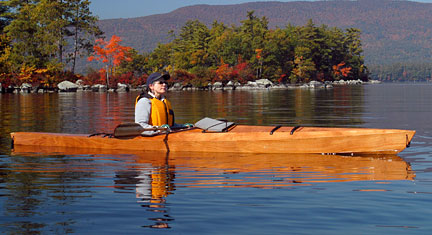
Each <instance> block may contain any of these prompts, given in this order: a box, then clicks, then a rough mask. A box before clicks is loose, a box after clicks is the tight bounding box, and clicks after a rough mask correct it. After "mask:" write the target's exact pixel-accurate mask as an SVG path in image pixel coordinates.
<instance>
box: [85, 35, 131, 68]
mask: <svg viewBox="0 0 432 235" xmlns="http://www.w3.org/2000/svg"><path fill="white" fill-rule="evenodd" d="M121 41H122V40H121V38H120V37H118V36H116V35H113V36H112V37H111V39H110V40H109V41H108V42H107V41H105V40H104V39H96V45H95V46H94V47H93V49H94V51H95V52H94V55H93V56H90V57H88V61H93V60H97V61H101V62H102V63H104V64H106V67H107V69H108V73H109V74H110V75H113V74H114V73H115V69H116V67H118V66H119V65H120V63H121V62H123V61H128V62H129V61H132V58H131V50H132V48H131V47H127V46H122V45H120V42H121ZM101 72H105V73H106V72H107V71H106V70H105V69H101Z"/></svg>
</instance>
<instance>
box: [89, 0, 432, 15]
mask: <svg viewBox="0 0 432 235" xmlns="http://www.w3.org/2000/svg"><path fill="white" fill-rule="evenodd" d="M258 1H260V2H268V1H275V0H156V1H153V0H91V5H90V9H91V11H92V12H93V14H94V15H96V16H99V19H101V20H103V19H112V18H133V17H139V16H147V15H153V14H160V13H168V12H171V11H173V10H175V9H177V8H180V7H184V6H191V5H196V4H209V5H228V4H238V3H245V2H258ZM279 1H280V2H292V1H294V0H279ZM303 1H313V0H303ZM377 1H380V0H377ZM415 2H432V0H416V1H415Z"/></svg>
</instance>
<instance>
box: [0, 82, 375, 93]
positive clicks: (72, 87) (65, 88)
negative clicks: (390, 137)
mask: <svg viewBox="0 0 432 235" xmlns="http://www.w3.org/2000/svg"><path fill="white" fill-rule="evenodd" d="M377 83H381V82H380V81H377V80H370V81H368V82H363V81H361V80H348V81H344V80H340V81H334V82H325V83H322V82H318V81H311V82H309V83H304V84H275V83H273V82H271V81H270V80H268V79H259V80H256V81H253V82H251V81H249V82H248V83H246V84H240V83H238V82H232V81H230V82H228V83H227V84H226V85H223V84H222V83H221V82H215V83H209V84H208V85H207V86H205V87H193V86H191V85H182V84H181V83H174V84H173V85H172V86H171V87H170V88H169V89H170V90H175V91H183V90H209V91H211V90H262V89H331V88H333V87H334V86H339V85H363V84H377ZM0 87H1V83H0ZM143 88H144V87H143V86H138V87H132V86H131V85H128V84H121V83H118V84H117V87H115V88H108V87H107V86H106V85H102V84H96V85H93V86H89V85H84V84H83V81H82V80H78V81H77V82H75V83H73V82H69V81H63V82H60V83H59V84H58V85H57V87H56V88H51V89H45V88H43V87H33V86H32V85H31V84H28V83H23V84H22V85H21V86H20V87H8V88H2V90H1V93H46V92H79V91H92V92H129V91H134V90H142V89H143Z"/></svg>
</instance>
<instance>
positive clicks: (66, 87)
mask: <svg viewBox="0 0 432 235" xmlns="http://www.w3.org/2000/svg"><path fill="white" fill-rule="evenodd" d="M57 87H58V89H59V91H61V92H76V91H77V90H78V87H79V86H78V85H77V84H75V83H73V82H69V81H63V82H60V83H59V84H58V85H57Z"/></svg>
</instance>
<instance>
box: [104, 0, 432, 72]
mask: <svg viewBox="0 0 432 235" xmlns="http://www.w3.org/2000/svg"><path fill="white" fill-rule="evenodd" d="M248 11H255V15H256V16H258V17H262V16H266V17H267V18H268V20H269V26H270V28H275V27H285V26H286V25H287V24H292V25H304V24H306V22H307V20H308V19H312V20H313V22H314V23H315V24H316V25H321V24H326V25H328V26H330V27H334V26H335V27H340V28H350V27H354V28H359V29H360V30H361V31H362V40H363V48H364V51H365V53H364V55H365V59H366V62H367V63H368V64H390V63H395V62H404V63H405V62H411V63H415V62H425V61H430V60H431V55H432V14H431V12H432V4H431V3H418V2H411V1H392V0H357V1H349V0H334V1H319V2H251V3H244V4H236V5H222V6H211V5H195V6H189V7H183V8H179V9H177V10H175V11H172V12H170V13H167V14H157V15H151V16H145V17H138V18H130V19H109V20H101V21H100V22H99V25H100V27H101V29H102V30H103V31H104V32H105V34H106V36H107V37H108V38H109V37H111V35H113V34H115V35H118V36H120V37H121V38H122V39H123V41H124V45H127V46H131V47H133V48H135V49H137V50H139V51H140V52H144V51H151V50H152V49H153V48H155V46H156V45H157V43H159V42H161V43H165V42H168V41H169V38H168V32H169V31H170V30H174V31H177V30H179V29H180V28H181V27H182V26H183V25H184V24H185V22H186V21H188V20H195V19H198V20H199V21H201V22H203V23H205V24H207V25H208V26H210V25H211V23H212V22H213V21H215V20H217V21H219V22H224V23H225V24H226V25H231V24H236V25H239V24H240V21H241V20H244V19H245V18H246V14H247V12H248Z"/></svg>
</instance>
